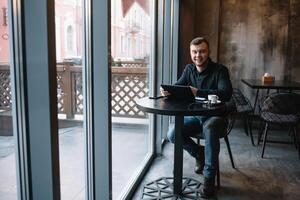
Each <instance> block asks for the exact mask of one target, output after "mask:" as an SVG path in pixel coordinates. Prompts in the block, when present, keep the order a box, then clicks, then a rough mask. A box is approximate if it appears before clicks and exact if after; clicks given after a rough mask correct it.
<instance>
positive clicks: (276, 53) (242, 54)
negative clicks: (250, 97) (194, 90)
mask: <svg viewBox="0 0 300 200" xmlns="http://www.w3.org/2000/svg"><path fill="white" fill-rule="evenodd" d="M180 2H181V7H180V12H182V13H181V19H180V20H181V21H180V22H181V24H182V25H183V26H181V28H185V29H186V28H187V26H188V27H189V26H191V28H190V30H191V32H192V33H191V32H189V33H188V34H186V30H184V31H183V30H181V31H180V34H179V35H180V40H183V41H185V40H187V39H190V37H191V35H192V36H198V35H202V36H205V37H208V39H209V40H210V43H211V48H212V57H213V59H214V60H218V61H219V62H220V63H223V64H225V65H226V66H228V68H229V70H230V73H231V78H232V80H233V82H234V85H235V87H241V89H242V90H246V88H245V87H244V86H243V85H242V84H240V79H241V78H260V77H261V76H262V75H263V74H264V73H265V72H268V73H271V74H273V75H275V77H276V79H277V80H283V79H286V80H295V81H300V65H299V63H300V48H299V45H300V17H299V13H300V1H299V0H213V1H204V0H198V1H197V0H184V1H180ZM186 4H193V6H191V5H190V6H189V7H187V6H185V5H186ZM183 16H184V17H183ZM186 16H189V20H190V19H192V21H189V22H188V23H186V22H187V21H186V20H187V19H188V18H187V17H186ZM184 26H185V27H184ZM186 35H188V36H187V37H186ZM180 43H181V41H180ZM180 48H185V49H188V48H189V46H188V45H187V44H185V43H184V42H183V43H182V46H181V47H180ZM181 56H182V57H183V58H181V60H180V62H182V63H180V62H179V64H180V65H182V64H183V62H185V63H186V62H187V61H188V62H190V60H188V59H189V58H188V57H187V55H186V54H182V55H179V57H181ZM180 65H179V66H180ZM180 70H182V69H179V71H180Z"/></svg>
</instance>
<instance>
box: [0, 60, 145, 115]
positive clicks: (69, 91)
mask: <svg viewBox="0 0 300 200" xmlns="http://www.w3.org/2000/svg"><path fill="white" fill-rule="evenodd" d="M120 64H121V65H120V66H121V67H120V66H118V67H115V66H113V67H112V77H111V80H112V84H111V87H112V88H111V91H112V93H111V95H112V100H111V105H112V116H114V117H131V118H144V117H145V113H144V112H142V111H140V110H139V109H138V108H137V107H136V104H135V100H136V99H138V98H141V97H144V96H147V95H148V91H149V89H148V78H147V70H148V68H147V67H146V64H145V63H142V62H140V61H138V62H124V63H122V62H120ZM123 66H124V67H123ZM0 83H1V84H0V110H10V109H11V105H12V100H11V83H10V72H9V65H7V64H0ZM82 91H83V90H82V67H81V66H71V65H69V64H64V63H59V64H57V108H58V113H59V114H65V115H66V118H67V119H74V117H75V115H77V114H78V115H82V114H83V93H82Z"/></svg>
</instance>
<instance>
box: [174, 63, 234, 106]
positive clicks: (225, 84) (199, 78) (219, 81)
mask: <svg viewBox="0 0 300 200" xmlns="http://www.w3.org/2000/svg"><path fill="white" fill-rule="evenodd" d="M175 85H190V86H193V87H195V88H198V89H199V90H198V91H197V96H199V97H205V98H207V95H208V94H216V95H218V96H219V99H220V100H221V101H229V100H230V98H231V95H232V85H231V81H230V77H229V72H228V69H227V67H225V66H224V65H221V64H218V63H215V62H213V61H211V59H209V60H208V63H207V67H206V69H205V70H204V71H202V72H198V71H197V68H196V66H195V65H194V64H188V65H186V67H185V69H184V71H183V73H182V75H181V77H180V78H179V79H178V81H177V82H176V83H175Z"/></svg>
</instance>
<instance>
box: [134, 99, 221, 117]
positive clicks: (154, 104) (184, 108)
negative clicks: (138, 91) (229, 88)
mask: <svg viewBox="0 0 300 200" xmlns="http://www.w3.org/2000/svg"><path fill="white" fill-rule="evenodd" d="M136 103H137V107H138V108H139V109H141V110H142V111H144V112H148V113H153V114H160V115H177V116H178V115H182V116H215V115H222V114H224V112H225V111H226V105H225V104H223V103H222V104H218V105H213V106H210V107H208V106H206V104H204V103H200V102H181V101H180V102H179V101H174V100H169V99H168V98H167V97H164V98H161V99H149V98H148V97H144V98H141V99H138V100H137V101H136Z"/></svg>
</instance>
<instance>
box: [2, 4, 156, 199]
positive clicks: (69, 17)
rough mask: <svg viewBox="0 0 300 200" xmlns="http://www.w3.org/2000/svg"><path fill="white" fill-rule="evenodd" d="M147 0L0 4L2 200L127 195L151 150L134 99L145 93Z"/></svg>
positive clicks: (150, 18)
mask: <svg viewBox="0 0 300 200" xmlns="http://www.w3.org/2000/svg"><path fill="white" fill-rule="evenodd" d="M7 3H9V5H10V6H7ZM154 3H155V1H154V0H134V1H132V0H127V1H126V0H112V1H109V0H101V1H99V0H55V1H47V0H39V1H35V0H26V1H22V0H16V1H7V0H0V83H1V84H0V199H1V200H2V199H5V200H16V199H22V200H30V199H37V200H39V199H43V200H48V199H49V200H52V199H62V200H69V199H70V200H71V199H72V200H73V199H75V200H77V199H78V200H79V199H80V200H81V199H97V200H98V199H99V200H108V199H110V197H111V192H112V198H113V199H123V198H124V197H125V198H127V199H129V198H130V196H131V195H132V193H133V189H135V188H136V187H137V184H138V182H139V181H140V180H141V177H142V175H144V174H145V172H146V168H145V166H147V167H149V164H150V162H149V161H150V160H151V159H152V158H153V152H154V150H153V148H154V141H153V127H152V125H153V120H154V117H153V116H151V115H147V114H146V113H144V112H142V111H140V110H139V109H138V108H137V106H136V104H135V100H137V99H138V98H142V97H145V96H147V95H149V94H152V93H153V85H154V84H153V81H152V80H153V79H154V78H153V74H155V73H153V71H154V65H153V63H155V62H154V54H153V52H154V50H153V48H154V44H155V43H154V42H153V41H154V36H153V33H154V32H155V30H154V24H155V23H154V21H155V19H154V10H153V8H154V7H155V6H154ZM32 5H34V6H32ZM7 7H10V8H11V11H12V12H11V14H10V13H8V12H9V11H8V10H10V9H7ZM4 8H5V9H4ZM7 19H9V21H8V20H7ZM10 23H11V24H12V26H11V27H13V28H10V29H11V30H12V31H10V32H9V30H8V28H9V26H10V25H11V24H10ZM109 23H110V24H109ZM143 27H144V28H143ZM109 28H110V30H109ZM10 33H11V34H10ZM109 34H111V35H109ZM9 40H11V42H10V44H11V48H10V49H9ZM9 52H11V55H9ZM83 58H84V59H83ZM13 129H14V130H13ZM3 180H5V181H3ZM111 187H112V188H111ZM129 193H130V194H129Z"/></svg>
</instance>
